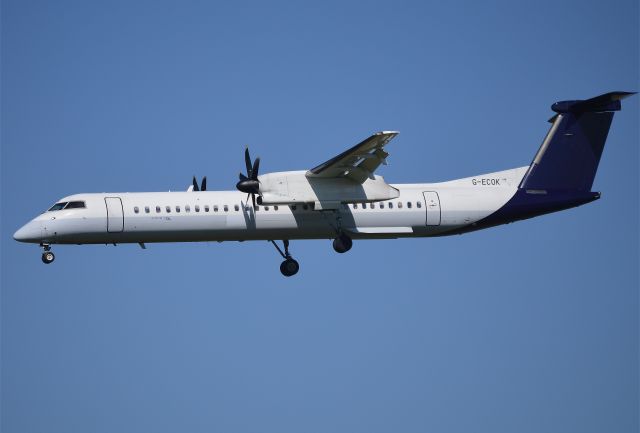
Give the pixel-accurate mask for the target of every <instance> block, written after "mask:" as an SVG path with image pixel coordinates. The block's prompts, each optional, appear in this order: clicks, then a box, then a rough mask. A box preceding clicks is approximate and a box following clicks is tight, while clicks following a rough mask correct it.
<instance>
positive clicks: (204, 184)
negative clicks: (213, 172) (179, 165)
mask: <svg viewBox="0 0 640 433" xmlns="http://www.w3.org/2000/svg"><path fill="white" fill-rule="evenodd" d="M193 190H194V191H206V190H207V176H205V177H203V178H202V183H201V184H200V186H198V181H197V180H196V177H195V176H193Z"/></svg>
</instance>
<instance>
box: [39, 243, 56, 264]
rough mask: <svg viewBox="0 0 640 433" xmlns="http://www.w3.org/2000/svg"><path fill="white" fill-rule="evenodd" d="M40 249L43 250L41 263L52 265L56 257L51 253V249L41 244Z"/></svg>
mask: <svg viewBox="0 0 640 433" xmlns="http://www.w3.org/2000/svg"><path fill="white" fill-rule="evenodd" d="M42 248H43V249H44V252H43V253H42V263H44V264H45V265H48V264H49V263H53V261H54V260H55V259H56V256H55V254H53V251H51V247H50V246H49V245H47V244H43V245H42Z"/></svg>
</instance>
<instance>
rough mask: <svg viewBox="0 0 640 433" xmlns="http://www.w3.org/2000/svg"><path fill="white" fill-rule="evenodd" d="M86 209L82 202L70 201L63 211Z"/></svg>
mask: <svg viewBox="0 0 640 433" xmlns="http://www.w3.org/2000/svg"><path fill="white" fill-rule="evenodd" d="M86 207H87V206H85V204H84V202H83V201H70V202H69V204H67V205H66V206H65V209H84V208H86Z"/></svg>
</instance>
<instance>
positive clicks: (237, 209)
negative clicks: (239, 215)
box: [233, 204, 240, 212]
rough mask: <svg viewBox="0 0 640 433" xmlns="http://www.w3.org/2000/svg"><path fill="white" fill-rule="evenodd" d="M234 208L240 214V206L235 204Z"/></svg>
mask: <svg viewBox="0 0 640 433" xmlns="http://www.w3.org/2000/svg"><path fill="white" fill-rule="evenodd" d="M233 208H234V209H235V211H236V212H238V211H239V210H240V206H238V205H237V204H234V205H233Z"/></svg>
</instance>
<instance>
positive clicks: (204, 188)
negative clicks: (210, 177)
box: [200, 176, 207, 191]
mask: <svg viewBox="0 0 640 433" xmlns="http://www.w3.org/2000/svg"><path fill="white" fill-rule="evenodd" d="M206 190H207V176H205V177H203V178H202V184H201V186H200V191H206Z"/></svg>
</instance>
